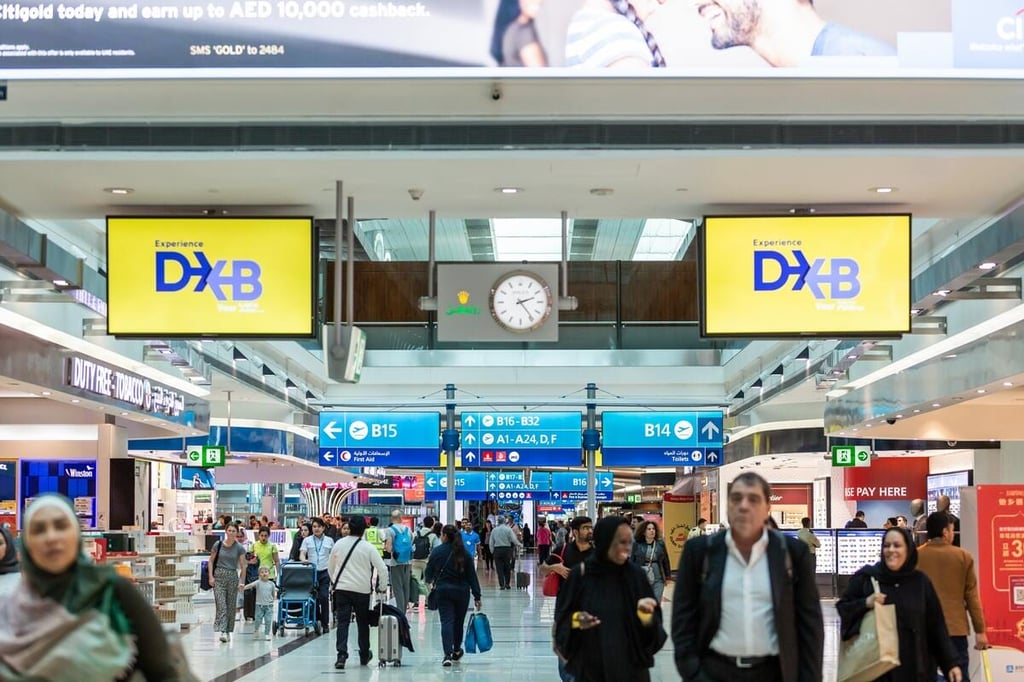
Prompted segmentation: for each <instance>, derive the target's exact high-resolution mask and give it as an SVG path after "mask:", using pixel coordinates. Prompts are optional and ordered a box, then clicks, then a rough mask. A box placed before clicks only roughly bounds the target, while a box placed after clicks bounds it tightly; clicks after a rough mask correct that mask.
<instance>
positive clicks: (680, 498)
mask: <svg viewBox="0 0 1024 682" xmlns="http://www.w3.org/2000/svg"><path fill="white" fill-rule="evenodd" d="M661 499H662V501H663V502H696V501H697V498H696V497H695V496H693V495H673V494H672V493H665V494H664V495H662V496H661Z"/></svg>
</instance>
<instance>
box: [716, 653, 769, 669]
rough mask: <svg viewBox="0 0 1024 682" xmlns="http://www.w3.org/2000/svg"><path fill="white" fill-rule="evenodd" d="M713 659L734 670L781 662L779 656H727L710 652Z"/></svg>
mask: <svg viewBox="0 0 1024 682" xmlns="http://www.w3.org/2000/svg"><path fill="white" fill-rule="evenodd" d="M708 653H709V654H711V657H712V658H715V659H717V660H719V661H721V662H722V663H726V664H728V665H731V666H733V667H734V668H743V669H746V668H758V667H760V666H762V665H768V664H770V663H771V664H774V663H777V662H778V660H779V657H778V656H726V655H725V654H720V653H718V652H717V651H709V652H708Z"/></svg>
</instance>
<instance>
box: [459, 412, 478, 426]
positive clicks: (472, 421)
mask: <svg viewBox="0 0 1024 682" xmlns="http://www.w3.org/2000/svg"><path fill="white" fill-rule="evenodd" d="M462 423H463V424H465V425H466V426H470V427H471V426H473V424H476V417H474V416H473V415H471V414H470V415H466V418H465V419H463V420H462Z"/></svg>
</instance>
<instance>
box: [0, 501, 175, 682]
mask: <svg viewBox="0 0 1024 682" xmlns="http://www.w3.org/2000/svg"><path fill="white" fill-rule="evenodd" d="M23 523H24V532H23V534H22V565H21V570H22V586H21V587H20V588H19V589H18V590H16V591H14V592H13V593H11V594H10V595H9V596H8V597H7V598H5V599H3V600H0V679H2V680H5V681H6V682H18V681H21V680H32V681H33V682H35V681H36V680H48V681H49V682H80V681H81V680H95V681H97V682H100V681H106V680H124V679H127V678H129V677H131V676H132V674H139V673H141V675H142V677H143V678H144V679H146V680H147V681H148V682H154V681H156V680H159V681H163V680H181V679H182V677H179V673H178V671H177V669H176V665H175V663H176V661H175V660H174V659H173V657H172V654H171V651H170V649H169V647H168V643H167V639H166V636H165V635H164V631H163V628H162V627H161V625H160V623H159V621H157V618H156V614H155V613H154V612H153V607H152V606H151V605H150V604H149V603H148V602H147V601H146V600H145V599H144V598H143V597H142V595H141V594H139V592H138V590H136V589H135V587H134V586H133V585H132V584H131V583H130V582H128V581H127V580H126V579H124V578H122V577H120V576H118V575H117V574H116V573H115V572H114V569H113V568H111V567H109V566H102V565H96V564H93V563H92V561H91V560H90V559H89V558H88V557H86V555H85V553H84V552H83V549H82V536H81V530H80V524H79V521H78V518H77V517H76V516H75V512H74V509H73V508H72V506H71V502H70V501H69V500H68V499H67V498H65V497H63V496H61V495H42V496H40V497H37V498H36V499H35V500H34V501H33V502H32V504H30V505H29V507H28V509H27V510H26V512H25V517H24V521H23ZM6 539H7V537H5V540H6ZM186 679H193V678H191V677H188V678H186Z"/></svg>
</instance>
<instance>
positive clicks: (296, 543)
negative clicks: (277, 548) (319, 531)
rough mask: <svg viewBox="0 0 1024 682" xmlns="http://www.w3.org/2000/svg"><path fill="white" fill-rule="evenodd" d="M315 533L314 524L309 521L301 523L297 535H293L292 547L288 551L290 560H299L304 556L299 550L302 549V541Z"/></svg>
mask: <svg viewBox="0 0 1024 682" xmlns="http://www.w3.org/2000/svg"><path fill="white" fill-rule="evenodd" d="M312 534H313V526H312V525H310V523H309V522H306V523H300V524H299V528H298V530H296V531H295V535H293V536H292V548H291V551H290V552H288V560H289V561H299V560H300V559H301V558H302V557H301V555H300V554H299V552H301V551H302V541H303V540H305V539H306V538H308V537H309V536H310V535H312Z"/></svg>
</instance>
